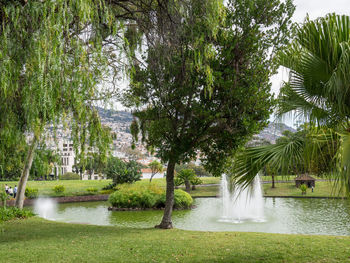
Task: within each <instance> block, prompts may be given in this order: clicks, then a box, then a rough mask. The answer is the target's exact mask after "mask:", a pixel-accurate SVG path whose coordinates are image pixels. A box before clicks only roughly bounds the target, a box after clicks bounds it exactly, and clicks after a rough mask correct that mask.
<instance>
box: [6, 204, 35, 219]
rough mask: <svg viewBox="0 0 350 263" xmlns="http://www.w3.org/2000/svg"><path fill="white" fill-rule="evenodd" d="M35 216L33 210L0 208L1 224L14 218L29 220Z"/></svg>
mask: <svg viewBox="0 0 350 263" xmlns="http://www.w3.org/2000/svg"><path fill="white" fill-rule="evenodd" d="M31 216H34V213H33V212H32V211H31V210H27V209H18V208H17V207H8V208H0V223H1V222H4V221H8V220H11V219H14V218H28V217H31Z"/></svg>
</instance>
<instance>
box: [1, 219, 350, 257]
mask: <svg viewBox="0 0 350 263" xmlns="http://www.w3.org/2000/svg"><path fill="white" fill-rule="evenodd" d="M0 258H1V262H284V263H286V262H313V263H316V262H327V263H330V262H350V237H339V236H303V235H281V234H265V233H244V232H241V233H240V232H194V231H183V230H178V229H172V230H158V229H154V228H152V229H127V228H117V227H107V226H93V225H79V224H65V223H57V222H53V221H45V220H43V219H40V218H31V219H28V220H14V221H10V222H7V223H6V224H4V225H3V231H2V232H1V233H0Z"/></svg>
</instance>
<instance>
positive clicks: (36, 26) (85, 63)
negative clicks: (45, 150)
mask: <svg viewBox="0 0 350 263" xmlns="http://www.w3.org/2000/svg"><path fill="white" fill-rule="evenodd" d="M105 3H106V2H104V1H75V0H73V1H64V0H56V1H53V0H48V1H2V2H1V4H0V25H1V27H0V46H1V50H0V75H1V81H0V141H1V143H0V145H9V144H12V145H13V144H14V145H15V144H16V143H17V142H19V141H23V140H24V137H25V136H26V135H27V134H30V135H31V141H30V143H29V147H28V149H27V153H26V157H25V159H24V168H23V170H22V174H21V178H20V180H19V183H18V193H17V197H16V206H17V207H19V208H22V207H23V200H24V191H25V187H26V182H27V179H28V176H29V172H30V169H31V166H32V162H33V159H34V153H35V149H36V148H37V145H38V143H39V142H40V140H41V138H42V135H43V133H44V130H45V127H47V126H49V125H53V126H54V128H56V127H57V125H58V124H61V123H62V122H63V121H66V120H67V119H68V120H69V122H70V126H71V128H72V136H73V138H74V140H75V147H76V150H77V151H78V146H79V145H80V146H81V147H80V152H81V153H83V152H84V148H85V145H86V144H90V146H93V145H95V146H96V147H97V148H98V149H99V150H100V151H101V153H102V154H105V153H106V149H107V146H106V145H107V144H108V143H109V141H110V136H109V133H108V130H106V129H104V127H102V126H101V124H100V121H99V117H98V114H97V111H96V110H95V109H94V107H93V102H94V100H97V99H98V98H100V97H101V96H102V95H103V93H101V92H100V91H101V88H98V87H97V84H98V83H99V82H100V81H101V80H102V79H103V76H104V73H105V72H106V68H107V65H108V63H107V62H108V61H107V59H106V56H105V52H104V50H103V46H102V40H103V36H104V34H103V33H104V32H105V31H107V32H111V31H113V30H112V25H117V23H113V16H112V15H111V13H110V12H109V9H108V6H107V5H106V4H105ZM0 147H3V146H0ZM4 147H5V146H4Z"/></svg>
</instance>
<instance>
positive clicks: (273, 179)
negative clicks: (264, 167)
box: [271, 175, 275, 188]
mask: <svg viewBox="0 0 350 263" xmlns="http://www.w3.org/2000/svg"><path fill="white" fill-rule="evenodd" d="M271 178H272V188H275V176H274V175H271Z"/></svg>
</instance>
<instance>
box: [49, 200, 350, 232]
mask: <svg viewBox="0 0 350 263" xmlns="http://www.w3.org/2000/svg"><path fill="white" fill-rule="evenodd" d="M263 203H264V217H263V219H262V220H259V221H254V220H245V221H239V222H223V221H222V220H220V215H221V214H222V202H221V200H220V199H217V198H200V199H196V200H195V205H196V208H194V209H192V210H187V211H174V213H173V224H174V226H175V227H176V228H179V229H186V230H198V231H248V232H266V233H285V234H316V235H350V202H349V201H346V200H339V199H300V198H264V199H263ZM107 207H108V203H107V202H83V203H70V204H59V205H57V208H55V209H54V210H53V211H51V212H50V213H49V214H46V218H47V219H49V220H55V221H62V222H70V223H86V224H94V225H116V226H120V227H132V228H150V227H154V226H155V225H156V224H158V223H159V222H160V220H161V218H162V214H163V211H122V212H111V211H108V210H107Z"/></svg>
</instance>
